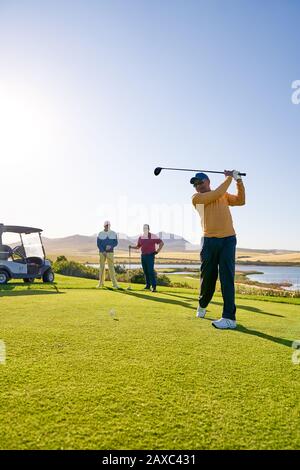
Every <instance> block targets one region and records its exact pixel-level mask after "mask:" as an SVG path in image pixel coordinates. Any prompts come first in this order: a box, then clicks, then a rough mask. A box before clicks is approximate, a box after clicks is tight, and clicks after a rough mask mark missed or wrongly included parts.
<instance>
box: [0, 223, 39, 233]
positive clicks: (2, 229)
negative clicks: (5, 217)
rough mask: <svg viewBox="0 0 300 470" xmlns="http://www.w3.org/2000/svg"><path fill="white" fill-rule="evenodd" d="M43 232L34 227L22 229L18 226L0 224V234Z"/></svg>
mask: <svg viewBox="0 0 300 470" xmlns="http://www.w3.org/2000/svg"><path fill="white" fill-rule="evenodd" d="M42 231H43V230H42V229H40V228H34V227H22V226H20V225H3V224H0V233H4V232H11V233H25V234H29V233H40V232H42Z"/></svg>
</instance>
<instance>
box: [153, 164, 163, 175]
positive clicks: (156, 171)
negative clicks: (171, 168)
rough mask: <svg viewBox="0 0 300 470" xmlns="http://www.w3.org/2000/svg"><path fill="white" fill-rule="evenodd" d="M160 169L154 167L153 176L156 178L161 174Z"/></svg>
mask: <svg viewBox="0 0 300 470" xmlns="http://www.w3.org/2000/svg"><path fill="white" fill-rule="evenodd" d="M161 170H162V168H161V167H160V166H158V167H156V168H155V170H154V174H155V176H158V175H159V174H160V172H161Z"/></svg>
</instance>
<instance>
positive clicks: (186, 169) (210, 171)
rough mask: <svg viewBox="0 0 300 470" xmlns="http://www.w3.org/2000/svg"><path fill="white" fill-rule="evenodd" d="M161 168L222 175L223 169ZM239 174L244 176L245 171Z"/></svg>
mask: <svg viewBox="0 0 300 470" xmlns="http://www.w3.org/2000/svg"><path fill="white" fill-rule="evenodd" d="M161 169H162V170H174V171H195V172H203V173H218V174H220V175H224V171H212V170H192V169H190V168H164V167H161ZM239 175H240V176H246V173H239Z"/></svg>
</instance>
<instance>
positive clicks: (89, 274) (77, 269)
mask: <svg viewBox="0 0 300 470" xmlns="http://www.w3.org/2000/svg"><path fill="white" fill-rule="evenodd" d="M61 258H64V257H61V256H59V258H57V260H56V261H55V263H53V266H52V267H53V271H54V272H55V273H58V274H64V275H65V276H74V277H84V278H88V279H98V277H99V271H98V269H96V268H92V267H90V266H85V265H84V264H80V263H76V262H75V261H68V260H67V259H66V260H63V259H61Z"/></svg>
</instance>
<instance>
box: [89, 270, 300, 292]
mask: <svg viewBox="0 0 300 470" xmlns="http://www.w3.org/2000/svg"><path fill="white" fill-rule="evenodd" d="M90 266H93V267H95V268H99V265H98V264H93V265H90ZM126 267H127V266H126ZM156 267H157V268H160V269H167V268H174V269H182V268H194V269H199V267H200V264H199V265H197V264H156ZM139 268H141V264H131V269H139ZM236 270H237V271H259V272H260V273H262V274H249V276H248V278H249V279H251V280H252V281H258V282H265V283H268V284H273V283H276V284H281V283H285V282H289V283H291V284H292V286H290V287H286V289H288V290H300V267H297V266H263V265H262V266H259V265H251V266H250V265H241V264H238V265H236ZM174 274H175V273H174ZM176 274H182V275H184V274H187V273H184V272H177V273H176Z"/></svg>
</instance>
